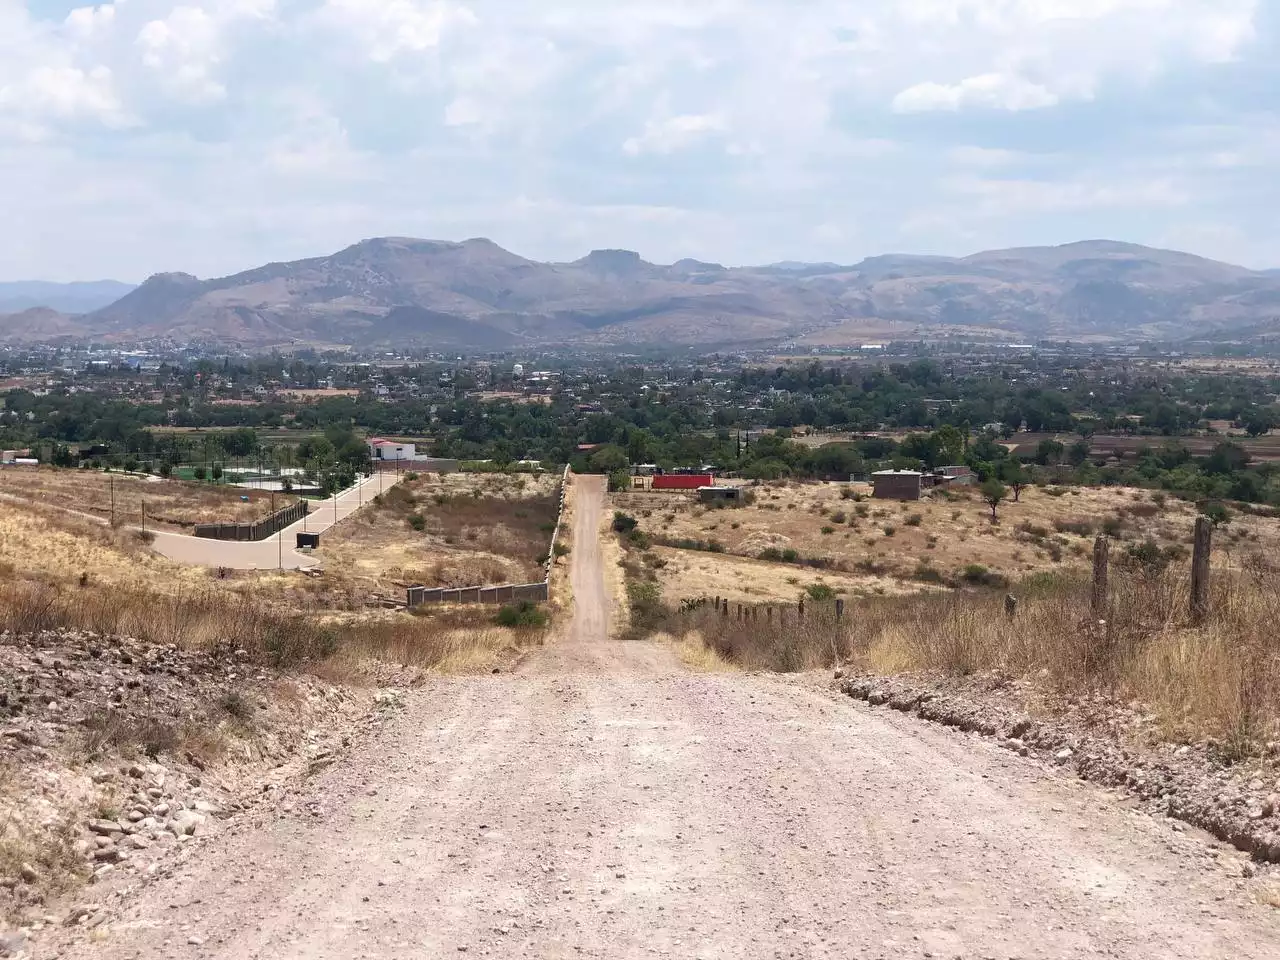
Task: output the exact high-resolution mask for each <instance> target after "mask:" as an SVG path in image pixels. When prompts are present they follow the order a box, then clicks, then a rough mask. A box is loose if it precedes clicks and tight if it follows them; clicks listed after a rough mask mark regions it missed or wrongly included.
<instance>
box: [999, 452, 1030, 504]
mask: <svg viewBox="0 0 1280 960" xmlns="http://www.w3.org/2000/svg"><path fill="white" fill-rule="evenodd" d="M1000 479H1001V480H1002V481H1004V482H1005V483H1007V484H1008V485H1009V487H1010V488H1011V489H1012V490H1013V502H1014V503H1017V502H1019V501H1020V500H1021V499H1022V488H1023V487H1025V486H1026V485H1027V484H1029V483H1030V482H1031V475H1030V474H1028V473H1027V471H1026V468H1025V467H1023V466H1022V461H1020V460H1017V459H1015V458H1013V457H1010V458H1009V459H1008V460H1005V461H1004V462H1003V463H1002V464H1001V465H1000Z"/></svg>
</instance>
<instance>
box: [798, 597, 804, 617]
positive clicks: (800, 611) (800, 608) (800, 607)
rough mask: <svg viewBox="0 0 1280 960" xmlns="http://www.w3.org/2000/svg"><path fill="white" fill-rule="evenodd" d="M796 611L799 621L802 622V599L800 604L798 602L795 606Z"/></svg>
mask: <svg viewBox="0 0 1280 960" xmlns="http://www.w3.org/2000/svg"><path fill="white" fill-rule="evenodd" d="M796 611H797V613H798V614H799V617H800V619H801V620H803V619H804V600H803V598H802V599H801V600H800V602H799V603H798V604H796Z"/></svg>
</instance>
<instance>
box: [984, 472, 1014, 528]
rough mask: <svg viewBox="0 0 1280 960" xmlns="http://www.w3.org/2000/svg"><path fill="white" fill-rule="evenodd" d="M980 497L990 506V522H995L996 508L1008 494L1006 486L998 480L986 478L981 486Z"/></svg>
mask: <svg viewBox="0 0 1280 960" xmlns="http://www.w3.org/2000/svg"><path fill="white" fill-rule="evenodd" d="M981 492H982V499H983V501H985V502H986V504H987V506H989V507H990V508H991V522H992V523H995V522H996V510H997V508H999V506H1000V504H1001V503H1003V502H1004V498H1005V497H1007V496H1008V495H1009V490H1008V488H1006V487H1005V485H1004V484H1003V483H1001V482H1000V481H999V480H988V481H987V482H986V483H984V484H983V485H982V487H981Z"/></svg>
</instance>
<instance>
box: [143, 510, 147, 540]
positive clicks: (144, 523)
mask: <svg viewBox="0 0 1280 960" xmlns="http://www.w3.org/2000/svg"><path fill="white" fill-rule="evenodd" d="M142 538H143V539H144V540H145V539H146V538H147V501H145V500H143V501H142Z"/></svg>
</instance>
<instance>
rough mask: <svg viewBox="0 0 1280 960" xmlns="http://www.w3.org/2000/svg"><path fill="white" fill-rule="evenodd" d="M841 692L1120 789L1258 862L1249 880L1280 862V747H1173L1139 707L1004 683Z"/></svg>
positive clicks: (908, 680)
mask: <svg viewBox="0 0 1280 960" xmlns="http://www.w3.org/2000/svg"><path fill="white" fill-rule="evenodd" d="M839 687H840V689H841V690H842V691H843V692H844V693H846V694H847V695H849V696H850V697H853V698H854V699H857V700H862V701H866V702H868V703H870V704H872V705H873V706H883V707H887V708H889V709H893V710H897V711H899V712H902V713H906V714H912V715H915V716H918V717H919V718H920V719H921V720H924V721H929V722H933V723H938V724H941V725H944V726H949V727H955V728H958V729H960V730H964V731H969V732H973V733H976V734H979V735H981V736H984V737H989V738H991V740H992V741H993V742H994V743H995V744H996V745H998V746H1000V747H1003V748H1005V749H1007V750H1010V751H1013V752H1014V753H1017V754H1019V755H1021V756H1024V757H1035V758H1038V759H1039V760H1042V761H1045V762H1049V763H1052V764H1054V765H1055V766H1057V767H1060V768H1061V769H1062V770H1064V771H1067V772H1071V773H1075V774H1076V775H1078V776H1079V777H1080V778H1081V779H1084V780H1088V781H1090V782H1092V783H1098V784H1102V785H1103V786H1107V787H1115V788H1118V789H1120V790H1122V791H1124V793H1125V794H1126V795H1128V796H1130V797H1133V798H1134V799H1136V800H1138V801H1139V802H1140V803H1141V804H1142V806H1143V808H1144V809H1146V810H1147V811H1148V812H1149V813H1150V814H1152V815H1153V816H1155V817H1157V818H1160V819H1166V818H1167V819H1168V820H1170V821H1176V822H1177V826H1178V827H1180V826H1181V824H1182V823H1186V824H1190V825H1192V826H1195V827H1199V828H1201V829H1203V830H1205V831H1207V832H1208V833H1210V834H1212V835H1213V836H1214V837H1216V838H1217V839H1219V840H1222V841H1225V842H1227V843H1230V844H1231V845H1232V846H1234V847H1236V848H1237V849H1239V850H1242V851H1244V852H1246V853H1249V854H1251V855H1252V857H1253V859H1254V860H1255V861H1257V864H1258V865H1254V864H1248V865H1245V866H1244V867H1243V868H1242V871H1243V873H1244V874H1245V875H1247V876H1254V875H1255V874H1258V873H1260V872H1266V868H1265V867H1262V866H1261V864H1265V863H1268V862H1277V863H1280V743H1277V744H1273V745H1272V749H1271V751H1270V755H1269V756H1268V757H1265V758H1258V757H1252V758H1247V759H1244V758H1237V757H1235V756H1234V755H1233V754H1232V753H1231V751H1230V745H1229V744H1224V743H1221V742H1219V741H1217V740H1215V739H1214V738H1211V737H1210V738H1201V739H1189V740H1184V741H1182V742H1179V741H1177V740H1170V739H1169V738H1168V737H1167V736H1166V735H1165V734H1164V733H1163V732H1162V731H1160V729H1159V727H1158V725H1157V723H1156V718H1155V717H1154V716H1153V715H1151V714H1149V713H1147V712H1146V711H1144V710H1142V709H1141V707H1140V705H1138V704H1135V703H1129V704H1125V703H1121V702H1118V701H1116V700H1115V699H1113V698H1110V697H1107V696H1104V695H1101V694H1098V695H1085V696H1073V697H1070V698H1068V697H1063V696H1059V695H1055V694H1053V693H1052V692H1049V691H1046V690H1044V689H1043V688H1041V687H1039V686H1037V685H1036V684H1032V683H1026V682H1021V681H1014V680H1009V679H1006V678H1002V677H998V676H980V677H967V678H960V679H957V678H948V677H920V676H916V677H895V678H882V677H873V676H858V677H852V678H846V679H844V680H843V681H841V683H840V684H839Z"/></svg>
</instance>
